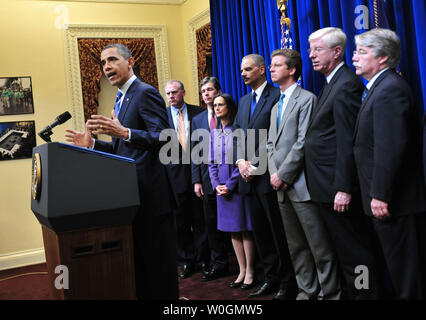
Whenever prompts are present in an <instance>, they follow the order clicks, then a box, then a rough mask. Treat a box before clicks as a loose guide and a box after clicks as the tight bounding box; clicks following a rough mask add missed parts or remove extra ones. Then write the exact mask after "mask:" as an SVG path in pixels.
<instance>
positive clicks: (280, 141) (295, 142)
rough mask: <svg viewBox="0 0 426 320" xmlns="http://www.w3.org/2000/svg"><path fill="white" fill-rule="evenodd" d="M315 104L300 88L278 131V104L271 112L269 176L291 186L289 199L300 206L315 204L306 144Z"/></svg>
mask: <svg viewBox="0 0 426 320" xmlns="http://www.w3.org/2000/svg"><path fill="white" fill-rule="evenodd" d="M315 103H316V97H315V95H314V94H312V93H311V92H309V91H307V90H304V89H302V88H300V87H299V86H298V87H296V89H295V90H294V91H293V93H292V95H291V97H290V100H289V101H288V104H287V107H286V109H285V110H284V114H283V118H282V121H281V124H280V127H279V128H278V130H277V113H278V103H276V104H275V106H274V107H273V109H272V111H271V124H270V127H269V134H268V170H269V174H270V175H272V174H274V173H277V174H278V176H279V177H280V178H281V180H283V181H284V182H285V183H287V184H289V189H288V190H287V195H288V197H289V198H290V200H292V201H296V202H302V201H309V200H311V197H310V195H309V192H308V188H307V186H306V179H305V173H304V144H305V135H306V130H307V128H308V124H309V121H310V117H311V112H312V108H313V106H314V105H315ZM282 199H283V192H282V191H278V200H281V201H282Z"/></svg>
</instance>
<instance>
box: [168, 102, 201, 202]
mask: <svg viewBox="0 0 426 320" xmlns="http://www.w3.org/2000/svg"><path fill="white" fill-rule="evenodd" d="M186 107H187V111H188V121H189V132H190V133H192V124H191V123H192V119H193V118H194V117H195V116H196V115H197V114H199V113H201V112H203V111H204V109H203V108H201V107H199V106H194V105H190V104H186ZM167 115H168V121H169V125H170V127H171V128H172V129H176V128H175V126H174V123H173V117H172V111H171V108H170V107H168V108H167ZM190 137H191V136H190ZM190 137H189V138H188V139H190ZM187 151H189V150H187ZM168 168H169V174H170V175H169V176H170V180H171V183H172V188H173V191H174V192H175V194H176V195H177V198H178V199H179V195H180V194H183V193H185V192H187V191H192V181H191V164H183V163H182V147H181V145H180V144H179V164H170V165H168Z"/></svg>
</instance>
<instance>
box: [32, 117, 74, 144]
mask: <svg viewBox="0 0 426 320" xmlns="http://www.w3.org/2000/svg"><path fill="white" fill-rule="evenodd" d="M69 119H71V113H69V112H68V111H65V112H64V113H62V114H60V115H59V116H57V117H56V119H55V121H53V122H52V123H51V124H49V125H48V126H46V127H45V128H44V129H43V130H41V131H40V132H39V133H38V135H39V136H40V138H42V139H43V140H44V141H46V142H52V140H51V139H50V136H51V135H52V134H53V132H52V129H53V128H54V127H56V126H57V125H59V124H63V123H64V122H66V121H68V120H69Z"/></svg>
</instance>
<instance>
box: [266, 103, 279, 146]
mask: <svg viewBox="0 0 426 320" xmlns="http://www.w3.org/2000/svg"><path fill="white" fill-rule="evenodd" d="M271 110H272V111H271V125H270V126H271V131H270V132H269V133H268V134H269V135H270V138H271V141H272V143H273V144H274V146H275V144H276V142H277V136H278V134H277V118H278V102H277V103H276V104H275V105H274V106H273V107H272V109H271Z"/></svg>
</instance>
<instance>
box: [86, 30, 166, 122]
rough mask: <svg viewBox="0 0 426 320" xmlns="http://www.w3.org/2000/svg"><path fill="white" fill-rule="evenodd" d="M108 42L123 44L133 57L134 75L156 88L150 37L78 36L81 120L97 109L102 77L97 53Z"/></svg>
mask: <svg viewBox="0 0 426 320" xmlns="http://www.w3.org/2000/svg"><path fill="white" fill-rule="evenodd" d="M110 43H122V44H124V45H126V46H127V47H128V48H129V50H130V51H131V52H132V55H133V58H134V59H135V67H134V69H135V74H136V75H137V76H138V78H140V79H141V80H142V81H144V82H146V83H149V84H150V85H152V86H153V87H155V88H156V89H157V90H158V76H157V67H156V66H157V64H156V60H155V47H154V39H102V38H96V39H87V38H82V39H78V54H79V59H80V73H81V88H82V92H83V108H84V121H86V120H87V119H89V118H90V116H91V115H92V114H97V112H98V107H99V101H98V98H99V92H100V90H101V87H100V84H101V78H102V69H101V59H100V56H101V52H102V49H103V47H105V46H106V45H108V44H110ZM137 70H138V71H139V72H137ZM111 108H112V106H111Z"/></svg>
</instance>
